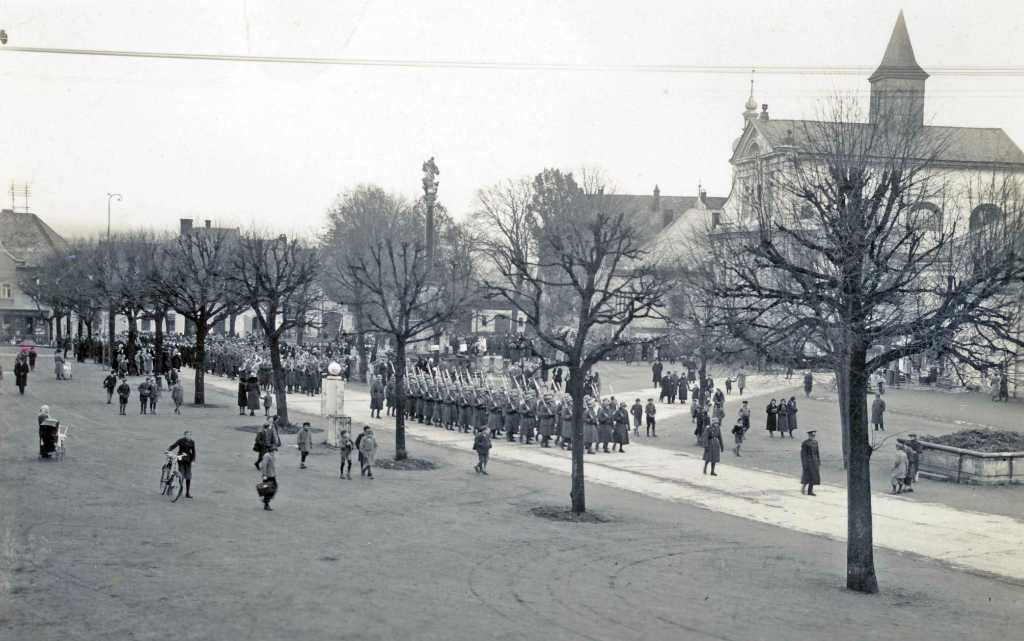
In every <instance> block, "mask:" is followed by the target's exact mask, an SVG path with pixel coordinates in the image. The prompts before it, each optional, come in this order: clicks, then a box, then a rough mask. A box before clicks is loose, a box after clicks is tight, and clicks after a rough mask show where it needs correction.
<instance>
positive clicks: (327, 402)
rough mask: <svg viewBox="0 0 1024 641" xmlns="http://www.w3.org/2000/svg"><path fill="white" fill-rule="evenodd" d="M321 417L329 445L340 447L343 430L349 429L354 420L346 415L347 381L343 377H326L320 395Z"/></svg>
mask: <svg viewBox="0 0 1024 641" xmlns="http://www.w3.org/2000/svg"><path fill="white" fill-rule="evenodd" d="M320 416H322V417H324V419H326V420H325V421H324V431H325V432H326V436H327V444H328V445H330V446H331V447H337V446H338V435H339V434H340V432H341V430H343V429H349V428H350V427H351V425H352V419H351V418H349V417H348V416H346V415H345V379H344V378H342V377H341V376H325V377H324V379H323V388H322V391H321V394H320Z"/></svg>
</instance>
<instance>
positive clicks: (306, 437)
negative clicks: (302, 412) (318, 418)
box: [295, 421, 313, 470]
mask: <svg viewBox="0 0 1024 641" xmlns="http://www.w3.org/2000/svg"><path fill="white" fill-rule="evenodd" d="M295 440H296V442H297V443H298V447H299V457H300V458H299V469H300V470H304V469H306V457H307V456H309V450H310V449H311V448H312V447H313V434H312V433H311V432H310V431H309V421H306V422H305V423H303V424H302V427H301V428H300V429H299V432H298V434H296V435H295Z"/></svg>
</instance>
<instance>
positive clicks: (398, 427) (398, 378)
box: [395, 337, 409, 461]
mask: <svg viewBox="0 0 1024 641" xmlns="http://www.w3.org/2000/svg"><path fill="white" fill-rule="evenodd" d="M395 403H396V407H397V408H398V411H397V412H395V460H396V461H402V460H405V459H406V458H408V457H409V453H408V452H407V451H406V449H405V341H403V340H398V339H397V337H396V340H395Z"/></svg>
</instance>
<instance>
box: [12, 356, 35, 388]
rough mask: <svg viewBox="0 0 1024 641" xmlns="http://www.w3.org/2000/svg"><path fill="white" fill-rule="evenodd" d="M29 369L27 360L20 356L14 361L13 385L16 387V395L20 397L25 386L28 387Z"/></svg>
mask: <svg viewBox="0 0 1024 641" xmlns="http://www.w3.org/2000/svg"><path fill="white" fill-rule="evenodd" d="M29 354H31V352H29ZM29 369H30V368H29V364H28V362H27V359H25V358H24V357H22V356H21V355H19V356H18V358H16V359H15V360H14V384H15V385H17V386H18V393H19V394H21V395H22V396H24V394H25V386H26V385H28V372H29Z"/></svg>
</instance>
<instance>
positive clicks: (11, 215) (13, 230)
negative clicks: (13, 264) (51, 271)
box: [0, 209, 68, 265]
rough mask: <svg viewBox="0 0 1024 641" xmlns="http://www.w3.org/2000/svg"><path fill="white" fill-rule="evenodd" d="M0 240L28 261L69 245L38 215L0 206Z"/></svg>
mask: <svg viewBox="0 0 1024 641" xmlns="http://www.w3.org/2000/svg"><path fill="white" fill-rule="evenodd" d="M0 243H2V245H3V247H4V249H6V250H7V253H8V254H10V255H11V256H13V257H14V258H16V259H17V260H19V261H24V262H26V263H28V264H29V265H36V264H38V263H39V262H40V261H41V260H42V259H43V258H45V257H46V256H49V255H52V254H54V253H56V252H59V251H64V250H65V249H67V246H68V243H67V241H66V240H64V239H63V238H61V236H60V234H58V233H57V232H55V231H53V229H52V228H51V227H50V226H49V225H47V224H46V223H44V222H43V220H42V219H41V218H40V217H39V216H37V215H35V214H32V213H25V212H15V211H12V210H10V209H4V210H0Z"/></svg>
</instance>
